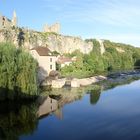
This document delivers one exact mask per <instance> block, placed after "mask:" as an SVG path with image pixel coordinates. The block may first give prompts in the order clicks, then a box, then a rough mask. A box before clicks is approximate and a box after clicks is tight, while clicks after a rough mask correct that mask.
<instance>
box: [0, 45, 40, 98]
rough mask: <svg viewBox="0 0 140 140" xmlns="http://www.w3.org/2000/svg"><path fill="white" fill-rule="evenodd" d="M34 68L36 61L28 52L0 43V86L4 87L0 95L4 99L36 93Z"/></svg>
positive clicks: (35, 68) (35, 72)
mask: <svg viewBox="0 0 140 140" xmlns="http://www.w3.org/2000/svg"><path fill="white" fill-rule="evenodd" d="M36 70H37V62H36V61H35V60H34V59H33V58H32V56H31V55H30V54H28V53H27V52H25V51H23V50H21V49H16V47H15V46H14V45H11V44H9V43H0V88H1V89H4V91H3V90H2V91H1V92H0V95H1V96H2V97H3V98H4V99H5V98H8V99H15V98H20V97H29V96H30V95H37V94H38V88H37V71H36ZM1 96H0V97H1ZM2 97H1V98H2Z"/></svg>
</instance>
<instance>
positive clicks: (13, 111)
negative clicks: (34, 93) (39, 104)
mask: <svg viewBox="0 0 140 140" xmlns="http://www.w3.org/2000/svg"><path fill="white" fill-rule="evenodd" d="M3 109H4V110H3ZM36 126H37V116H36V106H35V105H34V104H32V105H31V104H28V105H17V104H15V105H13V103H12V104H10V103H9V104H7V103H4V104H3V103H0V139H2V140H18V139H19V136H21V135H27V134H31V133H33V131H34V130H35V129H36Z"/></svg>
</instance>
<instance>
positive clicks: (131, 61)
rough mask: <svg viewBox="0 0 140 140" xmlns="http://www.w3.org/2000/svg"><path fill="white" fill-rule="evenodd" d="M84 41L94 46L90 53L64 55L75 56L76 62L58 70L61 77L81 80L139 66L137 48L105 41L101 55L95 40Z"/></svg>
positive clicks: (77, 52)
mask: <svg viewBox="0 0 140 140" xmlns="http://www.w3.org/2000/svg"><path fill="white" fill-rule="evenodd" d="M86 41H87V42H89V41H92V43H93V46H94V47H93V49H92V51H91V52H90V53H89V54H85V55H84V54H82V53H80V51H78V50H77V51H75V52H73V53H72V54H66V55H67V56H69V57H73V56H77V61H76V63H73V64H71V65H69V66H66V67H64V68H62V69H61V70H60V71H61V74H62V75H63V76H73V77H78V78H81V77H88V76H93V75H96V74H99V73H104V72H110V71H117V70H131V69H134V68H135V67H138V66H140V49H139V48H135V47H133V46H130V45H125V44H120V43H114V42H110V41H108V40H105V41H104V47H105V53H104V54H103V55H102V54H101V53H100V44H99V42H98V41H97V40H95V39H89V40H86ZM117 49H119V50H120V51H118V50H117Z"/></svg>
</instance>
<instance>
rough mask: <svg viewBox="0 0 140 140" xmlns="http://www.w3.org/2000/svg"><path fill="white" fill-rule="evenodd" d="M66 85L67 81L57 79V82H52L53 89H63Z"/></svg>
mask: <svg viewBox="0 0 140 140" xmlns="http://www.w3.org/2000/svg"><path fill="white" fill-rule="evenodd" d="M65 83H66V79H65V78H63V79H57V80H52V85H51V87H52V88H62V87H63V86H64V85H65Z"/></svg>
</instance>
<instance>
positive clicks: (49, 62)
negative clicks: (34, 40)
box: [30, 47, 57, 82]
mask: <svg viewBox="0 0 140 140" xmlns="http://www.w3.org/2000/svg"><path fill="white" fill-rule="evenodd" d="M30 53H31V55H32V56H33V57H34V58H35V59H36V60H37V62H38V65H39V70H38V74H39V75H38V77H39V82H41V81H43V80H45V78H46V77H47V76H49V74H50V72H51V71H55V70H56V59H57V57H56V56H55V55H52V53H51V51H50V50H49V49H48V48H47V47H35V48H32V49H31V50H30Z"/></svg>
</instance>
